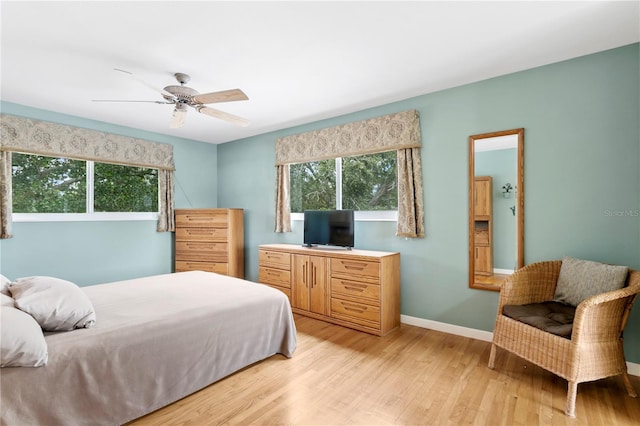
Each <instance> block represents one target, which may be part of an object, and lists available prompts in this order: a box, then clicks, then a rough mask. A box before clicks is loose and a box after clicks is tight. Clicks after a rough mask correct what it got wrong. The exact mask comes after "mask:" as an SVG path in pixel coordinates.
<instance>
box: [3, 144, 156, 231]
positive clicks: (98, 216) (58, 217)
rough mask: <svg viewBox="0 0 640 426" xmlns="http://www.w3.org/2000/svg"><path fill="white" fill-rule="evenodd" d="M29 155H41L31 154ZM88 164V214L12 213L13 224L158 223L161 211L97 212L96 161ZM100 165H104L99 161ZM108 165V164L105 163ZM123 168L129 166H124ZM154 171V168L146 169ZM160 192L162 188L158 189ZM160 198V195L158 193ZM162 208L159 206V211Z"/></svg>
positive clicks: (89, 161) (86, 168) (87, 161)
mask: <svg viewBox="0 0 640 426" xmlns="http://www.w3.org/2000/svg"><path fill="white" fill-rule="evenodd" d="M25 154H27V155H39V154H30V153H25ZM43 157H51V158H68V157H63V156H58V157H52V156H50V155H43ZM80 161H84V162H85V164H86V167H85V171H86V177H85V178H86V185H87V197H86V210H87V211H86V212H84V213H15V212H12V213H11V219H12V221H13V222H111V221H157V220H158V217H159V211H156V212H95V211H93V208H94V190H95V188H94V177H95V174H94V169H95V163H96V162H95V161H94V160H80ZM98 163H102V162H100V161H98ZM103 164H106V163H103ZM122 166H126V167H133V166H128V165H127V164H122ZM146 168H148V169H153V167H146ZM157 190H158V191H159V190H160V188H159V187H158V188H157ZM158 196H160V194H159V193H158ZM159 208H160V206H159V204H158V209H159Z"/></svg>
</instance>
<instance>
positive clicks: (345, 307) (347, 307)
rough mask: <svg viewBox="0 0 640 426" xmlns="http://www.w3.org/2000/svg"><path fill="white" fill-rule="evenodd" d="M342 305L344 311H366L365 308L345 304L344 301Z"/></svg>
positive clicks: (360, 312)
mask: <svg viewBox="0 0 640 426" xmlns="http://www.w3.org/2000/svg"><path fill="white" fill-rule="evenodd" d="M342 306H343V307H344V310H345V311H351V312H357V313H359V314H362V313H364V311H366V309H358V308H354V307H353V306H347V305H345V304H344V303H343V304H342Z"/></svg>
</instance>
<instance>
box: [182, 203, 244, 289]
mask: <svg viewBox="0 0 640 426" xmlns="http://www.w3.org/2000/svg"><path fill="white" fill-rule="evenodd" d="M175 215H176V245H175V253H176V255H175V271H176V272H183V271H194V270H200V271H208V272H217V273H219V274H225V275H229V276H232V277H238V278H244V225H243V210H242V209H188V210H186V209H176V211H175Z"/></svg>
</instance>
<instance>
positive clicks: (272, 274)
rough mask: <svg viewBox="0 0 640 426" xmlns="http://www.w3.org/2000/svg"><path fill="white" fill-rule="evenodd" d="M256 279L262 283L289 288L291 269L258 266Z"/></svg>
mask: <svg viewBox="0 0 640 426" xmlns="http://www.w3.org/2000/svg"><path fill="white" fill-rule="evenodd" d="M258 281H260V282H261V283H263V284H273V285H277V286H279V287H287V288H291V271H289V270H285V269H275V268H268V267H265V266H260V268H259V270H258Z"/></svg>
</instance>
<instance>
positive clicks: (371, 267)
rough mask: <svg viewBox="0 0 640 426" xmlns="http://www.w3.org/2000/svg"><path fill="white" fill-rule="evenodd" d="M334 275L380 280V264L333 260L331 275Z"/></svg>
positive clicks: (364, 261) (363, 261)
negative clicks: (359, 276)
mask: <svg viewBox="0 0 640 426" xmlns="http://www.w3.org/2000/svg"><path fill="white" fill-rule="evenodd" d="M334 274H347V275H362V276H366V277H371V278H375V279H378V278H379V277H380V264H379V263H378V262H369V261H366V260H348V259H331V275H332V276H333V275H334Z"/></svg>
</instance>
